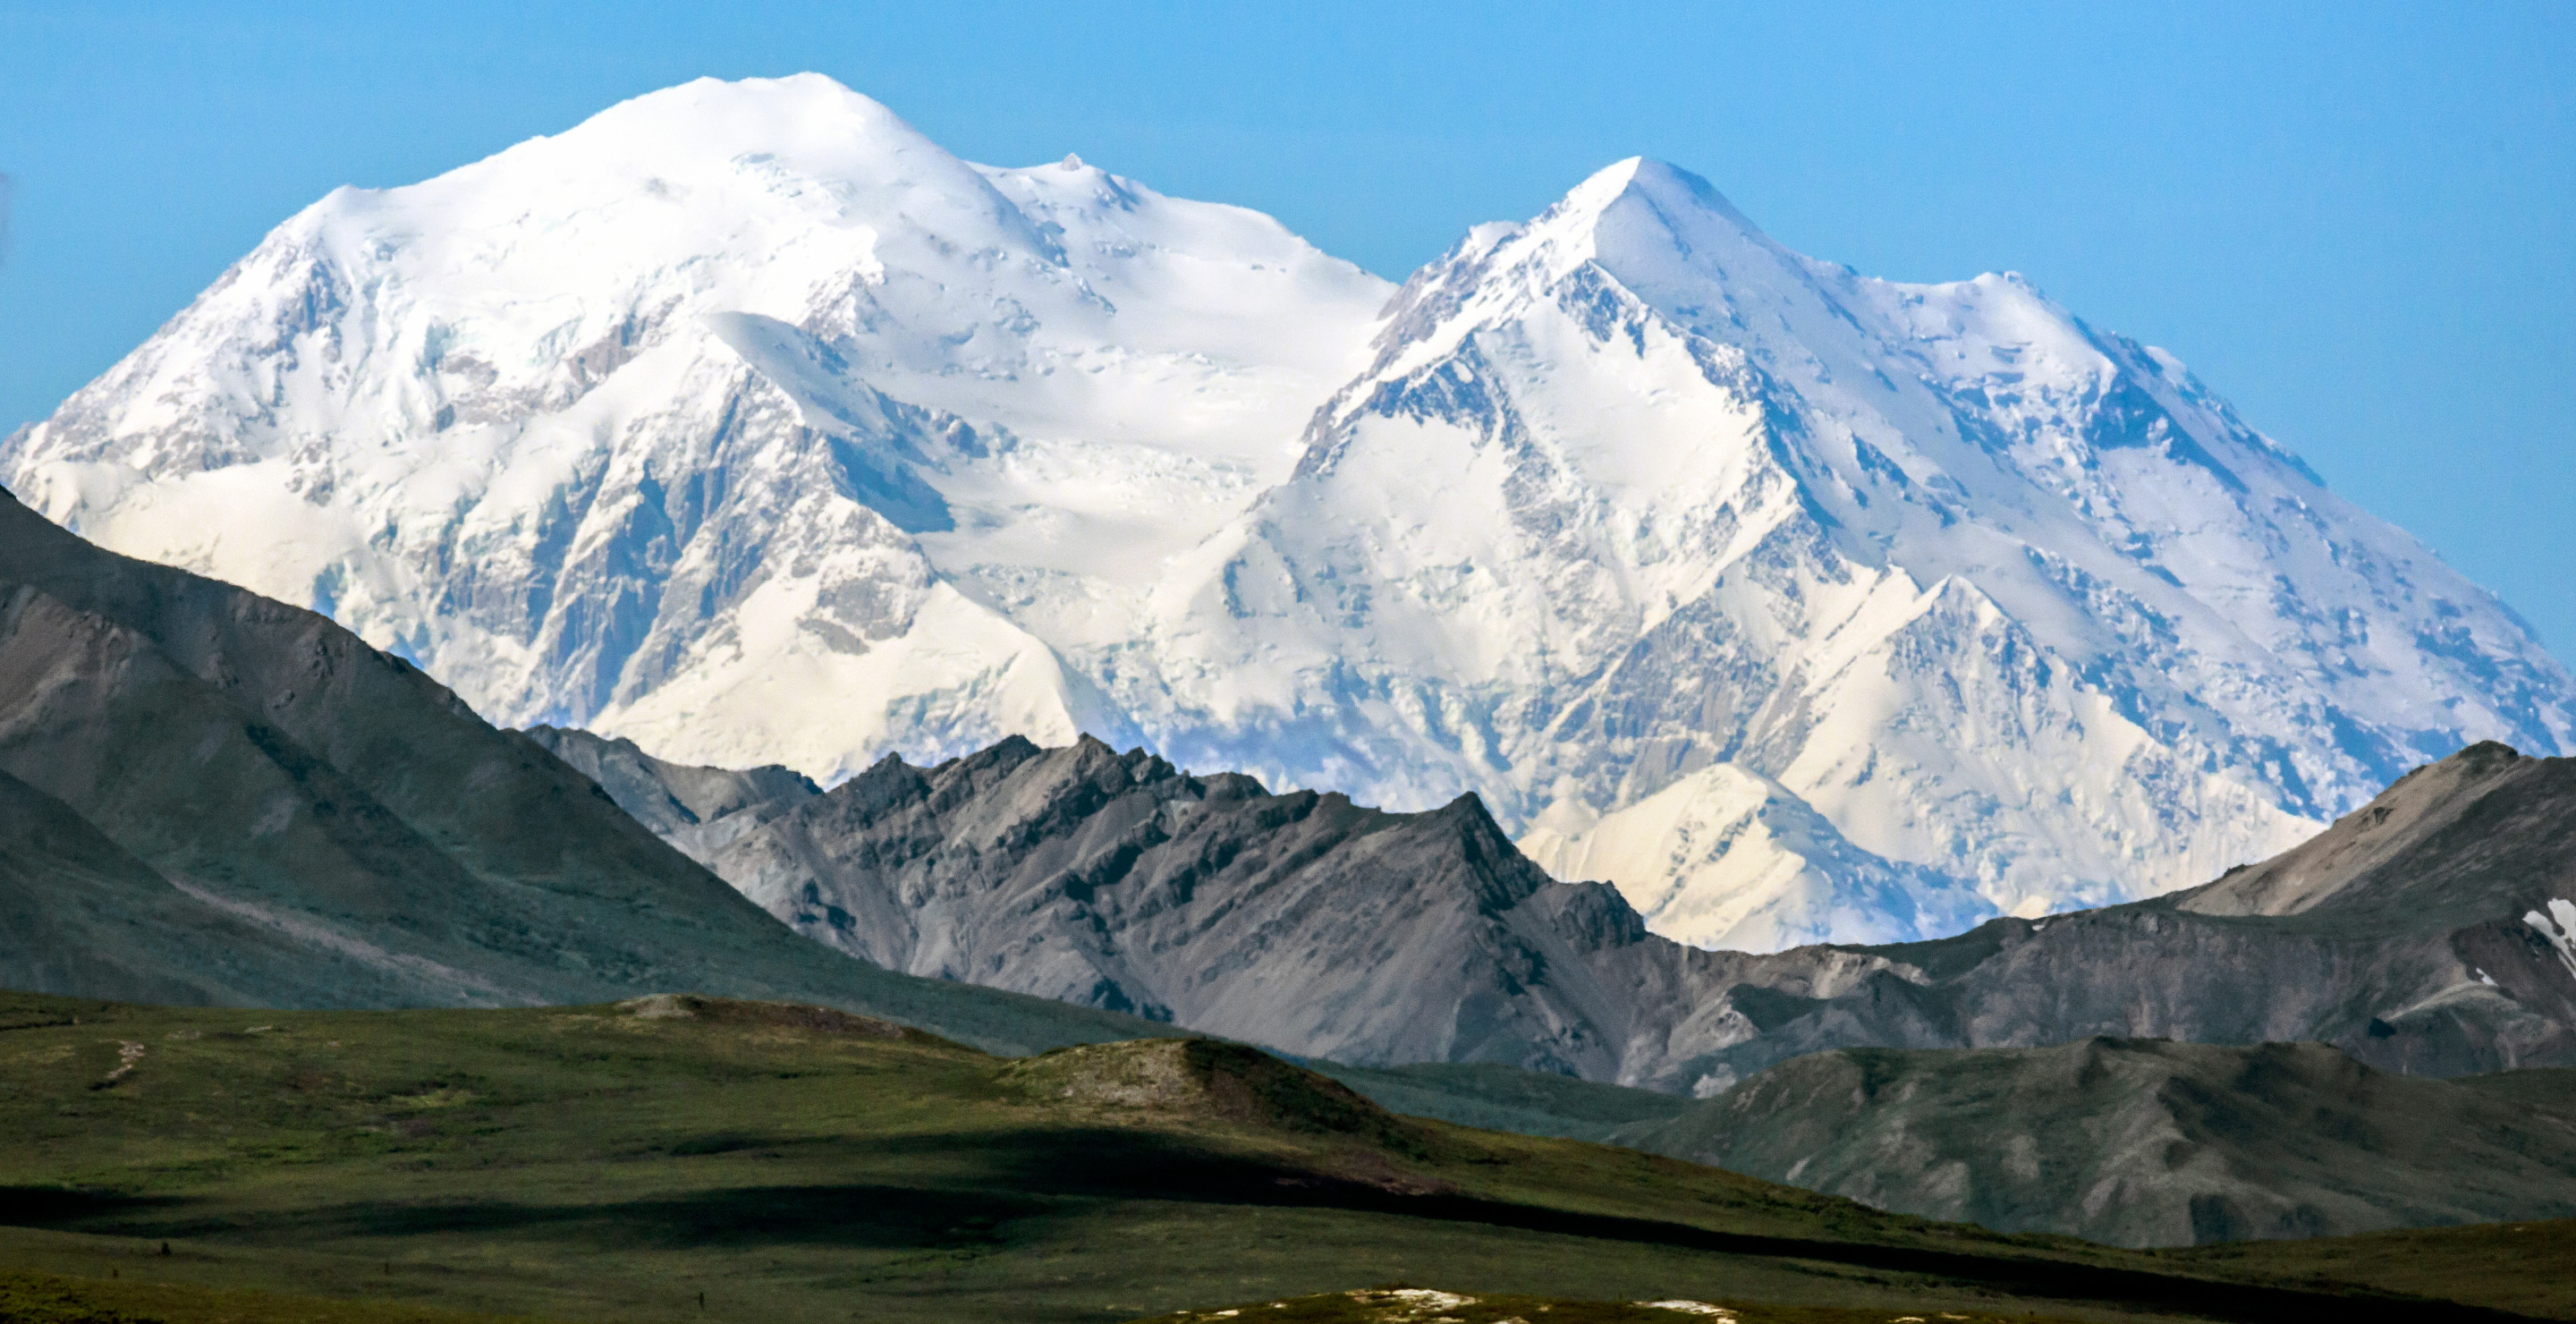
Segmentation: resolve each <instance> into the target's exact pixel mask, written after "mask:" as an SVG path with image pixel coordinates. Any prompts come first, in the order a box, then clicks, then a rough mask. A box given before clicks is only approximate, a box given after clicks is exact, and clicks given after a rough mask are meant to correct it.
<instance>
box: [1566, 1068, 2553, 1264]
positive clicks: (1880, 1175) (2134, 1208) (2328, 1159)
mask: <svg viewBox="0 0 2576 1324" xmlns="http://www.w3.org/2000/svg"><path fill="white" fill-rule="evenodd" d="M2565 1075H2566V1073H2564V1072H2529V1071H2524V1072H2510V1073H2506V1074H2505V1075H2503V1076H2497V1077H2482V1078H2472V1079H2470V1080H2467V1081H2459V1082H2453V1081H2440V1080H2424V1079H2418V1078H2410V1077H2406V1076H2397V1075H2390V1074H2387V1073H2384V1072H2379V1071H2373V1070H2372V1069H2370V1068H2369V1067H2366V1066H2363V1065H2361V1064H2360V1063H2358V1062H2355V1061H2353V1060H2352V1059H2350V1058H2348V1057H2345V1056H2344V1055H2343V1054H2341V1053H2338V1052H2336V1051H2334V1050H2333V1049H2331V1048H2327V1047H2324V1046H2323V1045H2319V1044H2265V1045H2262V1046H2260V1047H2255V1048H2235V1047H2220V1046H2215V1045H2207V1044H2176V1043H2171V1042H2167V1041H2163V1040H2139V1039H2088V1040H2085V1041H2083V1042H2080V1043H2073V1044H2064V1045H2060V1046H2057V1047H2054V1048H1997V1049H1975V1050H1968V1051H1964V1052H1961V1051H1930V1052H1904V1051H1892V1050H1887V1049H1838V1050H1835V1051H1832V1052H1826V1053H1817V1054H1813V1055H1811V1056H1808V1057H1802V1058H1798V1059H1796V1060H1794V1061H1791V1062H1786V1063H1783V1064H1781V1065H1780V1066H1777V1067H1773V1068H1772V1069H1771V1070H1769V1071H1766V1072H1764V1073H1762V1074H1761V1075H1759V1076H1756V1077H1754V1078H1753V1079H1751V1080H1748V1081H1746V1082H1744V1083H1743V1084H1741V1085H1738V1086H1736V1087H1735V1088H1734V1089H1732V1090H1729V1091H1727V1092H1726V1093H1725V1094H1722V1095H1719V1096H1718V1097H1716V1098H1714V1099H1709V1100H1706V1101H1705V1102H1702V1103H1698V1104H1695V1105H1693V1106H1692V1107H1691V1108H1690V1110H1689V1111H1687V1112H1684V1113H1682V1114H1681V1115H1680V1116H1677V1117H1674V1118H1670V1119H1667V1120H1662V1121H1652V1122H1644V1123H1639V1124H1636V1125H1632V1126H1628V1127H1623V1128H1621V1129H1619V1130H1618V1131H1616V1132H1614V1133H1613V1135H1612V1139H1613V1141H1614V1142H1615V1143H1618V1144H1625V1145H1633V1146H1635V1147H1637V1148H1640V1149H1645V1150H1649V1151H1652V1152H1654V1153H1659V1154H1670V1155H1672V1156H1674V1157H1676V1158H1685V1159H1689V1160H1691V1161H1693V1162H1698V1163H1708V1164H1713V1165H1715V1166H1718V1167H1723V1168H1728V1169H1731V1170H1733V1171H1736V1172H1743V1173H1749V1174H1752V1175H1754V1176H1758V1177H1767V1178H1770V1179H1771V1180H1773V1181H1785V1182H1790V1183H1793V1184H1795V1185H1799V1186H1804V1187H1806V1188H1808V1189H1810V1190H1815V1191H1823V1192H1826V1193H1829V1194H1834V1195H1844V1196H1849V1197H1851V1198H1852V1199H1855V1200H1860V1201H1862V1202H1864V1203H1867V1204H1870V1205H1872V1206H1875V1207H1877V1208H1881V1209H1889V1210H1894V1211H1897V1212H1901V1213H1909V1214H1918V1215H1921V1216H1924V1217H1927V1218H1942V1219H1954V1220H1962V1221H1968V1222H1974V1223H1977V1224H1979V1225H1980V1226H1984V1227H1990V1228H1994V1229H1996V1230H1998V1231H2008V1232H2058V1233H2066V1234H2069V1235H2074V1236H2080V1237H2085V1238H2088V1239H2091V1240H2094V1241H2100V1242H2105V1243H2108V1244H2111V1245H2120V1246H2173V1245H2189V1244H2193V1243H2209V1242H2217V1241H2236V1240H2243V1239H2247V1238H2271V1237H2314V1236H2336V1235H2342V1234H2346V1233H2354V1232H2374V1231H2380V1230H2383V1229H2388V1228H2401V1227H2434V1226H2441V1225H2446V1224H2453V1223H2468V1222H2485V1221H2493V1220H2504V1219H2534V1218H2566V1217H2570V1216H2576V1095H2571V1094H2567V1093H2564V1092H2563V1091H2564V1089H2565V1085H2566V1082H2565V1080H2564V1079H2563V1077H2564V1076H2565ZM2526 1078H2527V1079H2526ZM2535 1083H2536V1084H2549V1085H2555V1086H2556V1087H2557V1090H2558V1091H2560V1092H2558V1093H2556V1094H2555V1095H2554V1096H2553V1097H2548V1098H2546V1099H2545V1100H2542V1099H2526V1098H2517V1097H2515V1095H2516V1094H2517V1092H2526V1093H2527V1092H2529V1090H2528V1087H2529V1086H2530V1085H2532V1084H2535Z"/></svg>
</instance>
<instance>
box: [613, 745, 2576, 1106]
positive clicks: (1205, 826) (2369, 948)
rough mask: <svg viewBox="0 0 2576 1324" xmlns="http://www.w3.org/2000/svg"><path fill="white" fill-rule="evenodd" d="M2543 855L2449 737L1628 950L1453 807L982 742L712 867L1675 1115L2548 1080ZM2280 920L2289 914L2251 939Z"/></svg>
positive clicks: (968, 948) (2562, 918)
mask: <svg viewBox="0 0 2576 1324" xmlns="http://www.w3.org/2000/svg"><path fill="white" fill-rule="evenodd" d="M624 793H625V794H628V795H630V796H638V797H640V799H641V801H642V802H643V803H645V804H646V807H647V808H649V807H650V805H651V803H653V802H655V801H657V800H658V799H659V798H660V796H661V795H662V793H661V792H659V791H653V790H649V789H647V790H643V791H636V790H629V791H626V792H624ZM2570 834H2576V759H2532V758H2525V757H2523V756H2521V755H2519V754H2517V753H2515V752H2513V751H2512V750H2510V749H2508V748H2506V747H2504V746H2501V745H2494V744H2487V745H2479V746H2473V747H2471V748H2470V749H2467V750H2465V751H2462V752H2461V753H2459V754H2457V755H2454V756H2453V757H2451V758H2449V759H2446V760H2444V761H2442V762H2440V763H2437V764H2433V765H2430V766H2428V767H2426V768H2424V769H2421V770H2419V771H2417V772H2415V773H2413V774H2411V775H2409V776H2407V777H2405V778H2403V779H2401V780H2400V781H2399V782H2398V783H2397V784H2396V785H2395V786H2393V787H2391V788H2390V789H2389V790H2388V791H2387V792H2386V793H2385V794H2383V795H2382V796H2380V797H2379V798H2378V799H2377V800H2375V801H2373V802H2372V803H2371V804H2369V805H2367V806H2365V807H2363V808H2362V809H2360V810H2357V811H2355V813H2353V814H2352V815H2349V816H2347V817H2346V818H2345V819H2344V820H2342V821H2341V822H2339V823H2338V824H2336V825H2335V826H2334V827H2333V828H2332V829H2330V830H2329V831H2328V832H2326V833H2324V834H2321V835H2320V836H2319V837H2318V838H2316V839H2315V840H2314V841H2311V842H2309V843H2307V844H2306V845H2303V846H2300V847H2298V848H2296V849H2294V850H2292V851H2291V852H2288V853H2286V854H2284V855H2283V856H2281V857H2278V858H2276V859H2274V860H2272V861H2268V862H2266V863H2264V864H2261V865H2256V866H2251V867H2248V868H2244V869H2240V870H2237V871H2235V872H2232V873H2231V874H2229V875H2228V876H2227V877H2225V878H2223V879H2221V880H2219V881H2218V882H2216V883H2212V884H2209V885H2207V886H2205V887H2203V888H2199V889H2195V890H2192V891H2188V892H2183V893H2178V894H2175V895H2172V896H2167V897H2159V898H2154V899H2150V900H2147V901H2140V902H2130V903H2126V904H2123V905H2119V906H2112V907H2106V908H2102V909H2097V910H2091V911H2081V912H2076V913H2072V914H2066V915H2057V916H2051V917H2047V918H2043V919H2039V920H2024V919H2016V918H2011V917H2005V918H2001V919H1996V920H1991V921H1988V922H1987V923H1985V924H1982V925H1979V926H1978V927H1976V928H1975V929H1972V930H1970V931H1969V932H1967V933H1964V934H1959V935H1957V936H1955V937H1950V938H1944V939H1935V940H1930V941H1924V942H1915V943H1897V944H1886V945H1878V946H1844V945H1811V946H1805V947H1798V948H1793V949H1790V950H1788V951H1783V952H1774V953H1749V952H1735V951H1712V950H1706V949H1700V948H1695V947H1691V946H1688V945H1685V944H1682V943H1678V942H1674V941H1671V940H1669V939H1666V938H1663V937H1660V936H1657V935H1655V934H1652V933H1650V932H1648V930H1647V927H1646V925H1645V923H1644V920H1643V918H1642V917H1641V916H1640V915H1639V914H1638V913H1637V911H1636V910H1635V909H1634V908H1633V907H1631V906H1630V905H1629V904H1628V903H1627V901H1626V900H1625V899H1624V898H1623V897H1622V896H1621V895H1620V894H1619V893H1618V892H1616V891H1615V890H1613V889H1611V888H1609V887H1605V886H1601V885H1597V884H1565V883H1558V882H1555V881H1553V880H1552V879H1550V878H1549V877H1548V875H1547V874H1546V872H1545V871H1543V870H1541V869H1539V868H1538V867H1537V866H1536V865H1535V864H1534V863H1532V862H1531V861H1530V860H1529V859H1528V858H1527V857H1526V856H1524V855H1523V854H1521V853H1520V852H1519V851H1518V850H1517V849H1516V848H1515V847H1514V846H1513V844H1512V843H1511V842H1510V840H1509V839H1508V838H1507V837H1506V835H1505V834H1504V833H1503V831H1502V829H1501V827H1500V825H1499V824H1497V823H1496V822H1495V821H1494V819H1493V817H1492V816H1491V815H1490V814H1488V813H1487V812H1486V811H1485V809H1484V806H1483V805H1482V803H1481V802H1479V801H1478V800H1477V799H1476V798H1475V797H1473V796H1462V797H1460V798H1459V799H1458V800H1456V801H1454V802H1452V803H1451V804H1449V805H1447V806H1445V807H1443V808H1441V809H1438V810H1433V811H1428V812H1424V813H1417V814H1393V813H1388V812H1385V811H1383V810H1376V809H1369V808H1365V807H1362V806H1359V805H1355V804H1353V803H1352V802H1351V801H1350V800H1349V798H1348V797H1345V796H1341V795H1338V794H1330V793H1318V792H1313V791H1292V792H1284V793H1273V792H1271V791H1269V790H1268V789H1266V788H1264V787H1263V786H1262V785H1261V783H1260V782H1259V781H1257V780H1255V779H1253V778H1251V777H1247V776H1244V775H1242V774H1239V773H1222V774H1214V775H1207V776H1200V775H1194V774H1191V773H1186V772H1183V771H1181V770H1179V769H1177V768H1174V767H1173V766H1172V765H1171V764H1170V763H1168V762H1166V761H1164V760H1163V759H1161V758H1159V757H1157V756H1155V755H1153V754H1150V753H1148V752H1146V751H1145V750H1143V749H1133V750H1130V751H1128V752H1126V753H1124V754H1121V753H1118V752H1116V751H1114V750H1112V749H1110V748H1109V747H1108V746H1107V745H1105V744H1103V743H1102V742H1100V741H1097V740H1093V739H1089V738H1085V739H1083V740H1081V741H1078V742H1076V743H1075V744H1073V745H1070V746H1066V747H1063V748H1058V749H1052V750H1042V749H1040V748H1038V747H1037V746H1035V745H1033V744H1031V743H1029V742H1027V741H1024V740H1018V739H1012V740H1005V741H1003V742H1001V743H999V744H997V745H995V746H993V747H992V748H990V749H987V750H983V751H980V752H978V753H976V754H973V755H969V756H966V757H963V758H958V759H952V760H949V761H947V762H945V763H941V764H939V765H936V766H934V767H929V768H923V767H916V766H914V765H911V764H907V763H904V762H902V761H901V760H899V759H894V758H888V759H885V760H883V761H881V762H879V763H878V764H877V765H876V766H874V767H872V768H870V769H868V770H867V771H866V772H864V773H862V774H860V775H859V776H857V777H854V778H851V779H850V780H849V781H847V782H844V783H842V784H841V785H839V786H837V787H834V788H833V789H831V790H830V791H827V792H825V793H823V794H822V795H821V796H818V797H815V798H812V799H808V800H805V801H802V802H801V803H799V804H797V805H796V806H795V807H793V808H790V809H788V810H786V811H785V812H783V813H780V814H778V815H777V816H776V817H774V818H772V819H770V820H769V821H767V822H765V823H763V824H761V825H760V826H758V827H756V828H753V829H752V830H750V831H748V832H745V833H744V834H742V835H741V836H740V837H738V838H736V839H735V840H734V841H733V842H732V843H731V844H730V845H728V846H726V847H725V848H724V849H723V850H721V851H719V852H717V853H716V855H715V856H714V857H713V860H712V867H713V868H714V869H715V870H716V872H717V873H719V874H720V875H722V876H723V877H724V878H725V879H726V881H728V882H730V883H732V884H733V885H734V886H735V887H737V888H739V889H740V890H741V891H742V893H743V894H744V895H745V896H747V897H749V898H750V899H751V900H753V901H754V902H756V903H758V904H759V905H760V906H762V907H763V908H765V909H766V910H768V911H769V912H770V913H771V914H772V915H775V916H777V917H778V918H779V919H780V920H782V921H784V922H786V923H787V924H788V925H789V926H791V927H793V928H794V929H795V930H796V931H798V932H801V933H804V934H807V935H809V936H811V937H813V938H814V939H816V940H817V941H819V942H821V943H824V944H827V945H829V946H832V947H835V948H838V949H839V950H841V951H844V952H847V953H849V954H851V955H853V956H857V957H860V958H862V959H864V960H867V961H870V962H873V963H875V964H879V965H882V966H885V967H886V968H888V969H891V970H898V971H904V972H907V973H910V974H915V975H922V976H932V977H937V978H942V979H953V980H963V981H968V982H973V983H979V984H987V985H991V986H993V987H997V988H1005V989H1010V990H1012V991H1015V992H1020V993H1028V994H1034V995H1037V996H1041V997H1047V998H1056V999H1061V1000H1064V1001H1068V1002H1073V1003H1079V1004H1084V1005H1088V1006H1093V1007H1100V1008H1104V1009H1108V1010H1113V1011H1119V1012H1128V1013H1133V1014H1137V1015H1141V1016H1144V1017H1147V1018H1150V1019H1152V1020H1155V1021H1159V1022H1168V1023H1171V1024H1174V1025H1178V1026H1182V1027H1186V1028H1188V1029H1191V1030H1196V1031H1200V1032H1203V1033H1209V1034H1217V1035H1223V1036H1226V1037H1230V1038H1235V1039H1240V1040H1244V1041H1246V1042H1251V1043H1259V1044H1264V1045H1269V1046H1272V1047H1275V1048H1278V1049H1280V1050H1283V1051H1286V1052H1289V1053H1294V1054H1298V1055H1301V1056H1307V1057H1316V1058H1328V1059H1331V1060H1332V1061H1334V1062H1337V1063H1347V1064H1351V1065H1353V1066H1359V1067H1395V1066H1405V1065H1408V1064H1420V1063H1464V1064H1477V1063H1484V1064H1498V1065H1502V1066H1515V1067H1523V1068H1528V1069H1532V1070H1538V1071H1545V1072H1557V1073H1563V1074H1567V1075H1572V1076H1577V1077H1581V1078H1582V1079H1584V1080H1588V1081H1595V1082H1602V1083H1615V1084H1621V1085H1630V1086H1642V1087H1646V1088H1651V1089H1659V1090H1666V1091H1672V1092H1677V1093H1683V1094H1692V1095H1697V1096H1700V1097H1707V1096H1710V1095H1714V1094H1718V1093H1721V1092H1723V1091H1725V1090H1727V1089H1729V1088H1731V1087H1733V1086H1735V1085H1736V1084H1738V1082H1741V1081H1744V1080H1746V1079H1748V1078H1750V1077H1753V1076H1755V1075H1758V1074H1759V1073H1761V1072H1763V1071H1765V1070H1767V1069H1769V1068H1771V1067H1774V1066H1776V1065H1778V1064H1780V1063H1782V1062H1784V1061H1787V1060H1789V1059H1791V1058H1795V1057H1799V1056H1802V1055H1805V1054H1810V1053H1820V1052H1826V1051H1830V1050H1834V1049H1841V1048H1915V1049H1934V1048H1938V1049H1970V1048H2035V1047H2044V1046H2048V1045H2056V1044H2064V1043H2069V1042H2074V1041H2079V1040H2085V1039H2090V1038H2094V1037H2097V1036H2105V1035H2107V1036H2113V1037H2120V1038H2148V1037H2153V1038H2171V1039H2178V1040H2183V1041H2187V1042H2192V1043H2205V1044H2221V1045H2255V1044H2263V1043H2279V1042H2318V1043H2326V1044H2332V1045H2334V1046H2335V1047H2337V1048H2339V1049H2341V1050H2342V1051H2343V1052H2345V1053H2348V1054H2350V1055H2351V1056H2352V1057H2353V1058H2355V1059H2357V1060H2359V1061H2361V1062H2363V1063H2366V1064H2368V1065H2369V1066H2371V1067H2372V1068H2374V1069H2376V1070H2380V1071H2385V1072H2396V1073H2407V1074H2415V1075H2426V1076H2438V1077H2450V1076H2465V1075H2475V1074H2479V1073H2485V1072H2494V1071H2501V1070H2507V1069H2510V1068H2516V1067H2538V1066H2560V1065H2576V965H2571V964H2570V960H2569V956H2568V948H2567V945H2566V944H2567V943H2568V942H2569V939H2568V938H2567V934H2568V932H2569V928H2568V925H2569V923H2570V921H2571V920H2576V875H2571V873H2570V870H2571V868H2576V865H2571V864H2570V863H2569V862H2570V861H2571V860H2576V840H2571V839H2570ZM2356 843H2358V844H2356ZM2285 879H2286V880H2292V881H2293V882H2294V883H2295V886H2294V887H2292V886H2287V885H2286V884H2284V883H2282V882H2280V881H2279V880H2285ZM2281 895H2295V896H2297V897H2299V898H2302V906H2301V908H2298V909H2296V910H2294V911H2290V912H2289V913H2280V914H2265V913H2251V912H2253V911H2255V910H2256V905H2255V901H2259V900H2261V899H2263V898H2277V897H2278V896H2281ZM2249 898H2251V899H2252V900H2249ZM2274 908H2276V909H2280V908H2283V907H2280V906H2275V907H2274ZM1362 1088H1364V1089H1371V1090H1374V1089H1375V1088H1376V1086H1363V1087H1362ZM1441 1088H1442V1086H1441V1084H1440V1082H1439V1081H1437V1080H1425V1081H1422V1082H1416V1083H1412V1084H1408V1083H1406V1082H1402V1081H1392V1082H1388V1089H1389V1091H1390V1093H1389V1097H1395V1096H1396V1095H1397V1094H1398V1093H1401V1092H1403V1091H1406V1090H1414V1091H1418V1092H1421V1093H1422V1094H1423V1096H1424V1097H1430V1096H1432V1095H1436V1094H1438V1093H1440V1092H1441ZM1513 1088H1514V1089H1518V1088H1520V1087H1518V1086H1515V1087H1513ZM1506 1092H1507V1093H1508V1092H1509V1091H1506ZM1443 1106H1444V1107H1446V1106H1447V1105H1443ZM1497 1106H1498V1107H1502V1108H1504V1110H1505V1111H1508V1109H1509V1108H1511V1107H1518V1106H1520V1105H1518V1104H1510V1103H1508V1102H1507V1101H1503V1100H1501V1099H1500V1097H1499V1096H1498V1101H1497ZM1442 1115H1444V1116H1446V1115H1452V1114H1451V1113H1449V1112H1444V1113H1443V1114H1442ZM1455 1115H1461V1116H1465V1115H1469V1114H1465V1113H1460V1114H1455ZM1495 1115H1496V1116H1500V1115H1502V1114H1501V1113H1500V1112H1498V1113H1496V1114H1495ZM1547 1125H1550V1126H1554V1125H1556V1124H1555V1123H1548V1124H1547ZM1573 1133H1575V1134H1586V1132H1580V1131H1578V1132H1573Z"/></svg>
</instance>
